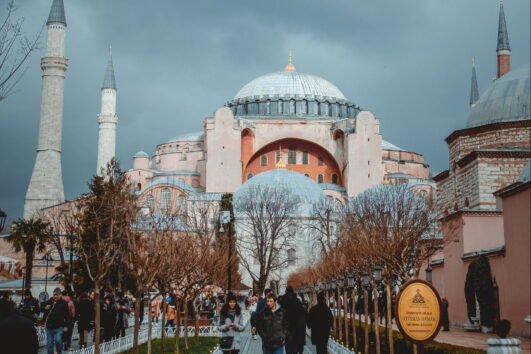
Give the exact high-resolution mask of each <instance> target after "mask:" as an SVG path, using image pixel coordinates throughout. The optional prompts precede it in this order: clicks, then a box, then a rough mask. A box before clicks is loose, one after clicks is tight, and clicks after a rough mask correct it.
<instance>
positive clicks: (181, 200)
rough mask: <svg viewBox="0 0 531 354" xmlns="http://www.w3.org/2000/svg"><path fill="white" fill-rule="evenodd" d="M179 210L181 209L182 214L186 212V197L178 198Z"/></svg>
mask: <svg viewBox="0 0 531 354" xmlns="http://www.w3.org/2000/svg"><path fill="white" fill-rule="evenodd" d="M177 208H179V211H180V212H184V211H185V210H186V198H185V197H184V195H180V196H178V197H177Z"/></svg>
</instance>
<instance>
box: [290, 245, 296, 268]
mask: <svg viewBox="0 0 531 354" xmlns="http://www.w3.org/2000/svg"><path fill="white" fill-rule="evenodd" d="M296 262H297V251H296V250H295V248H290V249H289V250H288V266H293V265H295V263H296Z"/></svg>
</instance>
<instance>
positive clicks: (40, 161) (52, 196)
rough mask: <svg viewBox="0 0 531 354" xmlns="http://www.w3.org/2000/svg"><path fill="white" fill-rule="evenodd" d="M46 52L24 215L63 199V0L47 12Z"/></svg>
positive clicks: (42, 63)
mask: <svg viewBox="0 0 531 354" xmlns="http://www.w3.org/2000/svg"><path fill="white" fill-rule="evenodd" d="M46 26H47V42H46V54H45V56H44V57H43V58H42V59H41V69H42V94H41V113H40V115H41V118H40V126H39V140H38V143H37V157H36V159H35V166H34V167H33V173H32V175H31V180H30V184H29V186H28V190H27V192H26V198H25V200H24V218H31V217H32V216H34V215H35V214H36V213H37V212H38V211H39V210H40V209H42V208H44V207H47V206H50V205H54V204H57V203H61V202H63V201H64V189H63V176H62V172H61V142H62V128H63V95H64V81H65V73H66V68H67V66H68V60H67V59H66V58H65V37H66V18H65V9H64V4H63V0H53V3H52V8H51V10H50V15H49V16H48V21H47V22H46Z"/></svg>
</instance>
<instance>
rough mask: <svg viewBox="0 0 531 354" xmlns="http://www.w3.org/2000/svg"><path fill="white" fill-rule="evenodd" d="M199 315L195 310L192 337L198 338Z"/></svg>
mask: <svg viewBox="0 0 531 354" xmlns="http://www.w3.org/2000/svg"><path fill="white" fill-rule="evenodd" d="M194 302H195V301H194ZM194 308H195V306H194ZM199 316H200V311H197V313H196V314H195V330H194V338H196V339H197V338H199Z"/></svg>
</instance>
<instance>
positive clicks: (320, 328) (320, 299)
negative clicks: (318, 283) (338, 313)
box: [308, 293, 333, 354]
mask: <svg viewBox="0 0 531 354" xmlns="http://www.w3.org/2000/svg"><path fill="white" fill-rule="evenodd" d="M332 321H333V317H332V311H330V308H328V306H327V305H326V300H325V295H324V294H323V293H319V295H317V305H315V306H314V307H312V308H311V309H310V313H309V314H308V328H310V330H311V331H312V344H313V345H315V347H316V349H317V354H326V353H327V348H328V337H329V336H330V329H331V328H332Z"/></svg>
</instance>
